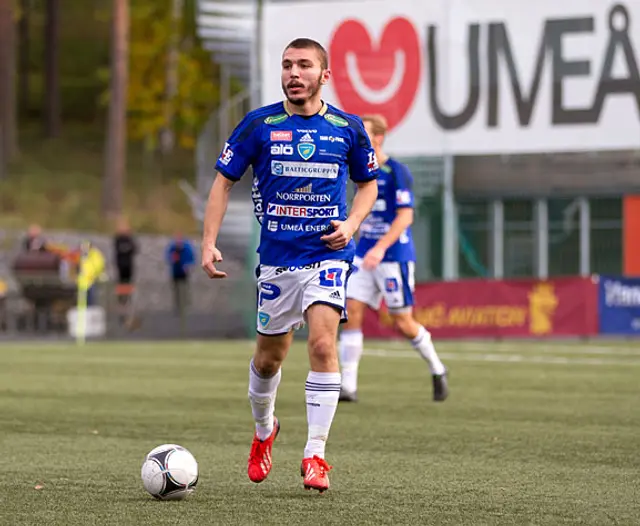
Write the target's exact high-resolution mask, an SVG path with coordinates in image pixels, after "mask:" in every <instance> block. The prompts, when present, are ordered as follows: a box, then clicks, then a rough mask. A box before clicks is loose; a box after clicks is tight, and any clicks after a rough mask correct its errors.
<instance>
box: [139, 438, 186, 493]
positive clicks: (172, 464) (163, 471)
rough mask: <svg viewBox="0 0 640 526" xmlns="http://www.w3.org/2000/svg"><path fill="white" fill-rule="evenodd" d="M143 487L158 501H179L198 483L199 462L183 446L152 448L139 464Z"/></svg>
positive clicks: (173, 445)
mask: <svg viewBox="0 0 640 526" xmlns="http://www.w3.org/2000/svg"><path fill="white" fill-rule="evenodd" d="M141 475H142V484H143V485H144V489H146V490H147V491H148V492H149V493H150V494H151V495H153V496H154V497H155V498H156V499H159V500H182V499H185V498H187V496H188V495H189V494H190V493H192V492H193V490H194V489H195V487H196V484H197V483H198V463H197V462H196V459H195V457H194V456H193V455H192V454H191V453H190V452H189V451H188V450H187V449H185V448H183V447H182V446H178V445H177V444H163V445H161V446H158V447H156V448H154V449H152V450H151V451H150V452H149V454H148V455H147V456H146V457H145V459H144V462H143V463H142V473H141Z"/></svg>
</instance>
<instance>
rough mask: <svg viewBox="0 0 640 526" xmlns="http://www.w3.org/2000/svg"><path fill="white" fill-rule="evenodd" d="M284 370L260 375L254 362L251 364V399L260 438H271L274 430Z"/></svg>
mask: <svg viewBox="0 0 640 526" xmlns="http://www.w3.org/2000/svg"><path fill="white" fill-rule="evenodd" d="M281 377H282V372H281V370H280V369H279V370H278V372H277V373H276V374H274V375H273V376H272V377H270V378H264V377H262V376H260V373H259V372H258V370H257V369H256V367H255V365H254V364H253V360H251V364H250V365H249V401H250V402H251V412H252V413H253V419H254V420H255V422H256V433H257V435H258V438H259V439H260V440H265V439H267V438H269V435H271V433H272V432H273V412H274V410H275V406H276V393H277V391H278V385H279V384H280V378H281Z"/></svg>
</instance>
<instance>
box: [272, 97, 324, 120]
mask: <svg viewBox="0 0 640 526" xmlns="http://www.w3.org/2000/svg"><path fill="white" fill-rule="evenodd" d="M282 105H283V106H284V111H285V112H286V114H287V115H289V117H292V116H293V115H297V114H296V113H293V112H292V111H291V110H290V109H289V101H288V100H284V101H283V102H282ZM328 109H329V107H328V106H327V103H326V102H325V101H322V107H321V108H320V111H319V112H318V113H316V114H315V115H320V117H322V116H323V115H324V114H325V113H327V110H328ZM300 117H303V115H300ZM304 117H313V115H304Z"/></svg>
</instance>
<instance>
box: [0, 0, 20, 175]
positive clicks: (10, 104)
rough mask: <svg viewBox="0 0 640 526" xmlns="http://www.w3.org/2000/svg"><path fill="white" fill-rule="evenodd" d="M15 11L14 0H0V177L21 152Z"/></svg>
mask: <svg viewBox="0 0 640 526" xmlns="http://www.w3.org/2000/svg"><path fill="white" fill-rule="evenodd" d="M14 13H15V11H14V2H13V0H0V178H2V177H6V173H7V166H8V164H9V162H10V161H11V160H12V159H13V158H14V156H15V155H16V154H17V152H18V143H17V133H16V127H17V115H16V113H17V109H16V107H17V104H16V90H15V43H14V25H15V24H14Z"/></svg>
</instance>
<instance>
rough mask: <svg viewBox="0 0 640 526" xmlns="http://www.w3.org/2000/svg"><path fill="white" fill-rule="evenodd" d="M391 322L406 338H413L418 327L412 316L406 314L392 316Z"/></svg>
mask: <svg viewBox="0 0 640 526" xmlns="http://www.w3.org/2000/svg"><path fill="white" fill-rule="evenodd" d="M393 324H394V325H395V327H396V329H398V331H400V332H401V333H402V335H403V336H405V337H407V338H414V337H415V335H416V333H417V332H418V329H419V326H418V323H417V322H416V321H415V320H414V319H413V317H412V316H407V315H395V316H393Z"/></svg>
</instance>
